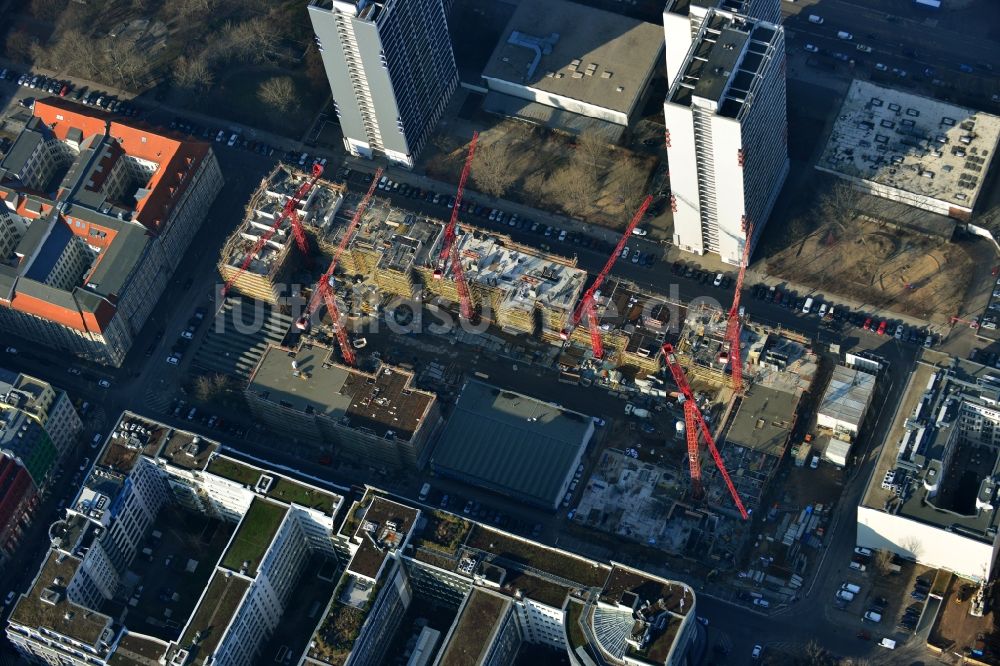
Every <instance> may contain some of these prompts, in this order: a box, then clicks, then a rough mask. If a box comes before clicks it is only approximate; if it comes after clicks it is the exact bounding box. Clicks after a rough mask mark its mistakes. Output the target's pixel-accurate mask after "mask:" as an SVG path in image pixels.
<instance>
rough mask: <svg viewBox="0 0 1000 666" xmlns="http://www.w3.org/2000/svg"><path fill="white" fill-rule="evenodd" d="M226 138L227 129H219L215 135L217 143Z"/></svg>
mask: <svg viewBox="0 0 1000 666" xmlns="http://www.w3.org/2000/svg"><path fill="white" fill-rule="evenodd" d="M225 140H226V130H219V133H218V134H216V135H215V141H216V142H217V143H222V142H223V141H225Z"/></svg>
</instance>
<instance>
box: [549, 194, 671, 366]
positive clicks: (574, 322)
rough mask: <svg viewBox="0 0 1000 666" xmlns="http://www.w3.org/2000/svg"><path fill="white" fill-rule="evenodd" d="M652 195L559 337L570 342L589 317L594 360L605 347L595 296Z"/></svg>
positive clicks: (642, 206)
mask: <svg viewBox="0 0 1000 666" xmlns="http://www.w3.org/2000/svg"><path fill="white" fill-rule="evenodd" d="M652 201H653V197H652V195H648V196H647V197H646V198H645V199H643V202H642V205H640V206H639V209H638V210H637V211H636V212H635V215H633V216H632V219H631V220H630V221H629V223H628V226H626V227H625V232H624V233H623V234H622V236H621V238H619V239H618V244H617V245H616V246H615V249H614V250H612V251H611V256H609V257H608V260H607V261H606V262H605V263H604V268H602V269H601V272H600V273H598V274H597V278H596V279H595V280H594V283H593V284H592V285H590V288H589V289H587V291H586V292H585V293H584V294H583V298H581V299H580V302H579V303H577V305H576V308H575V309H574V310H573V314H572V315H571V316H570V320H569V324H568V325H567V326H566V328H564V329H563V330H562V331H561V332H560V333H559V337H560V338H562V339H563V340H569V338H570V336H571V335H573V329H575V328H576V327H577V326H579V324H580V320H581V319H583V315H585V314H586V315H587V327H588V328H589V329H590V347H591V349H592V350H593V352H594V358H603V357H604V345H603V344H602V342H601V328H600V326H599V325H598V323H597V304H596V303H595V302H594V294H596V293H597V290H599V289H600V288H601V285H602V284H604V280H605V278H607V277H608V274H609V273H610V272H611V269H612V268H614V265H615V262H616V261H617V260H618V257H619V256H620V255H621V253H622V249H623V248H624V247H625V243H626V242H627V241H628V239H629V236H631V235H632V230H633V229H635V228H636V227H637V226H638V225H639V222H641V221H642V217H643V215H645V214H646V211H647V210H648V209H649V205H650V204H651V203H652Z"/></svg>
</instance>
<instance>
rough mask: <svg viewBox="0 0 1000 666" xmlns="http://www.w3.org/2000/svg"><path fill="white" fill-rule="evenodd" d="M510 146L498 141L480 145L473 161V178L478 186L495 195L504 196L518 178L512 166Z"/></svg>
mask: <svg viewBox="0 0 1000 666" xmlns="http://www.w3.org/2000/svg"><path fill="white" fill-rule="evenodd" d="M513 157H514V156H513V154H512V153H511V150H510V146H509V145H508V144H507V143H505V142H500V141H496V142H493V143H491V144H487V145H485V146H480V147H479V148H478V150H477V152H476V159H475V161H474V162H473V163H472V179H473V180H474V181H475V182H476V186H477V187H478V188H479V189H480V190H482V191H483V192H485V193H486V194H489V195H491V196H494V197H502V196H503V195H504V194H506V193H507V190H509V189H510V186H511V185H513V184H514V181H516V180H517V174H515V173H514V171H513V170H512V169H511V168H510V167H511V162H513Z"/></svg>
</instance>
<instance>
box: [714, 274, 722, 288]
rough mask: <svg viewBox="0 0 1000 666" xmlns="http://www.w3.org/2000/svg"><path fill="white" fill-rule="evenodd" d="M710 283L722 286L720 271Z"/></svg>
mask: <svg viewBox="0 0 1000 666" xmlns="http://www.w3.org/2000/svg"><path fill="white" fill-rule="evenodd" d="M712 284H713V285H715V286H716V287H721V286H722V273H719V274H718V275H716V276H715V282H713V283H712Z"/></svg>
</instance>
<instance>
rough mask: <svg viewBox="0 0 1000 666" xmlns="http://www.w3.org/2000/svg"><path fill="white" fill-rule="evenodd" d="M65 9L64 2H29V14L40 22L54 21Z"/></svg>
mask: <svg viewBox="0 0 1000 666" xmlns="http://www.w3.org/2000/svg"><path fill="white" fill-rule="evenodd" d="M65 8H66V0H31V14H32V15H33V16H34V17H35V18H37V19H40V20H42V21H54V20H55V19H57V18H59V13H60V12H61V11H62V10H63V9H65Z"/></svg>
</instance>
